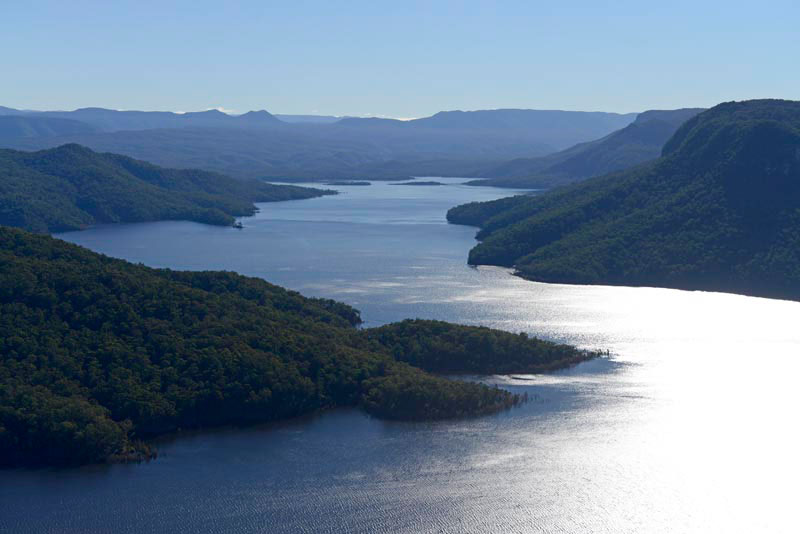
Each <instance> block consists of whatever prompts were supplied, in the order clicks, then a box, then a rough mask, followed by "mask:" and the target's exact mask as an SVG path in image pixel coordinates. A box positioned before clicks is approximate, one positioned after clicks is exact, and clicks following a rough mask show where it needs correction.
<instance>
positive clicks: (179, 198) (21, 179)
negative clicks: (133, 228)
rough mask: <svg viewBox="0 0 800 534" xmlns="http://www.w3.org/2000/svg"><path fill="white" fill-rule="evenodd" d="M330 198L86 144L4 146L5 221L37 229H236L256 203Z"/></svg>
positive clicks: (0, 156) (0, 220) (0, 175)
mask: <svg viewBox="0 0 800 534" xmlns="http://www.w3.org/2000/svg"><path fill="white" fill-rule="evenodd" d="M327 193H329V192H326V191H321V190H317V189H308V188H301V187H294V186H284V185H272V184H266V183H263V182H258V181H254V180H253V181H241V180H234V179H233V178H229V177H227V176H223V175H220V174H215V173H209V172H205V171H196V170H176V169H164V168H161V167H157V166H155V165H151V164H149V163H146V162H143V161H137V160H134V159H131V158H129V157H126V156H120V155H117V154H98V153H96V152H92V151H91V150H89V149H88V148H85V147H82V146H79V145H64V146H61V147H58V148H54V149H50V150H43V151H40V152H18V151H15V150H3V149H0V224H4V225H8V226H16V227H20V228H25V229H28V230H33V231H36V232H57V231H65V230H76V229H80V228H84V227H86V226H89V225H93V224H99V223H115V222H141V221H154V220H164V219H186V220H191V221H198V222H205V223H209V224H222V225H228V224H233V222H234V217H235V216H240V215H251V214H253V213H254V211H255V206H254V205H253V202H268V201H274V200H288V199H297V198H310V197H315V196H320V195H323V194H327Z"/></svg>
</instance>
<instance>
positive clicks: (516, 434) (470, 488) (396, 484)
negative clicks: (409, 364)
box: [0, 180, 800, 534]
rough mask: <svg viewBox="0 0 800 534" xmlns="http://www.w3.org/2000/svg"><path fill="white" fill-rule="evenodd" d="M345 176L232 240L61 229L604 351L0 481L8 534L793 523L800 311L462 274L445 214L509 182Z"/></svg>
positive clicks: (717, 297)
mask: <svg viewBox="0 0 800 534" xmlns="http://www.w3.org/2000/svg"><path fill="white" fill-rule="evenodd" d="M442 181H446V182H447V183H448V185H446V186H440V187H424V186H419V187H412V186H392V185H388V184H380V183H376V184H374V185H372V186H368V187H357V186H350V187H337V189H340V190H341V191H343V194H342V195H339V196H336V197H325V198H319V199H313V200H303V201H292V202H285V203H276V204H264V205H262V211H261V213H259V214H258V215H257V216H256V217H253V218H247V219H244V220H243V222H244V225H245V228H244V229H243V230H236V229H232V228H219V227H211V226H204V225H200V224H194V223H186V222H164V223H153V224H138V225H123V226H111V227H102V228H96V229H92V230H88V231H85V232H77V233H69V234H64V235H62V236H61V237H62V238H64V239H67V240H69V241H72V242H75V243H78V244H81V245H84V246H87V247H89V248H91V249H93V250H97V251H100V252H104V253H106V254H109V255H113V256H118V257H121V258H126V259H128V260H132V261H137V262H142V263H145V264H147V265H152V266H169V267H172V268H178V269H229V270H234V271H238V272H241V273H244V274H248V275H254V276H261V277H264V278H266V279H268V280H270V281H272V282H275V283H278V284H281V285H284V286H287V287H290V288H293V289H297V290H300V291H302V292H303V293H305V294H307V295H314V296H325V297H331V298H336V299H339V300H342V301H345V302H347V303H349V304H352V305H354V306H356V307H358V308H359V309H360V310H362V315H363V317H364V319H365V321H366V325H367V326H370V325H377V324H381V323H384V322H387V321H393V320H398V319H402V318H405V317H425V318H437V319H447V320H450V321H455V322H461V323H470V324H483V325H487V326H492V327H497V328H502V329H506V330H510V331H514V332H517V331H526V332H529V333H531V334H535V335H539V336H544V337H547V338H550V339H555V340H559V341H565V342H570V343H574V344H577V345H580V346H583V347H588V348H602V349H609V350H610V351H611V357H610V358H608V359H602V360H596V361H593V362H589V363H586V364H583V365H580V366H578V367H576V368H573V369H570V370H568V371H564V372H559V373H555V374H551V375H546V376H536V377H530V378H532V379H531V380H520V379H511V378H508V377H494V380H495V381H497V382H499V383H502V384H504V385H505V386H506V387H508V388H510V389H512V390H515V391H519V392H527V393H528V394H529V396H530V397H531V398H532V400H531V402H529V403H527V404H525V405H523V406H521V407H518V408H514V409H512V410H511V411H508V412H504V413H501V414H498V415H495V416H490V417H484V418H480V419H474V420H467V421H453V422H438V423H397V422H384V421H380V420H376V419H372V418H370V417H367V416H366V415H364V414H362V413H361V412H359V411H357V410H339V411H334V412H329V413H326V414H322V415H319V416H313V417H308V418H305V419H300V420H293V421H288V422H282V423H279V424H274V425H268V426H264V427H258V428H248V429H226V430H217V431H212V432H202V433H197V434H191V435H183V436H180V437H178V438H175V439H168V440H162V442H160V444H159V451H160V456H159V458H158V460H156V461H154V462H150V463H146V464H141V465H115V466H99V467H98V466H95V467H88V468H82V469H73V470H38V471H25V470H16V471H5V472H0V531H2V532H15V533H16V532H114V533H127V532H130V533H134V532H178V533H183V532H185V533H194V532H214V533H217V532H219V533H222V532H231V533H251V532H265V533H290V532H291V533H294V532H300V533H306V532H308V533H311V532H314V533H319V532H324V533H349V532H354V533H371V532H380V533H384V532H385V533H393V532H402V533H457V532H458V533H462V532H470V533H471V532H490V533H498V534H501V533H503V534H505V533H512V532H520V533H521V532H537V533H538V532H547V533H560V532H586V533H596V532H607V533H628V532H630V533H660V532H663V533H675V532H697V533H711V532H720V533H732V532H742V533H753V532H796V531H797V528H798V527H797V522H798V521H797V519H796V512H795V510H796V492H797V489H796V485H797V481H798V480H800V460H798V455H797V451H798V450H800V447H799V446H800V443H799V442H798V441H799V440H798V430H797V406H798V400H797V389H798V388H797V385H796V382H797V378H796V377H797V376H798V370H799V369H798V356H800V303H795V302H785V301H778V300H768V299H759V298H751V297H742V296H735V295H725V294H716V293H704V292H685V291H675V290H665V289H651V288H612V287H587V286H564V285H549V284H537V283H531V282H526V281H524V280H521V279H519V278H516V277H514V276H511V275H510V274H509V273H508V272H507V271H506V270H504V269H498V268H478V269H475V268H470V267H468V266H467V265H466V264H465V262H466V257H467V251H468V250H469V248H470V247H471V246H472V245H473V244H474V240H473V235H474V232H475V230H474V229H472V228H466V227H460V226H452V225H447V224H446V222H445V218H444V214H445V212H446V210H447V208H449V207H451V206H453V205H456V204H459V203H463V202H466V201H470V200H488V199H492V198H498V197H501V196H506V195H507V194H508V191H500V190H496V189H491V188H470V187H467V186H463V185H458V183H457V182H458V181H457V180H442Z"/></svg>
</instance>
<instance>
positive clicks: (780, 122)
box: [448, 100, 800, 299]
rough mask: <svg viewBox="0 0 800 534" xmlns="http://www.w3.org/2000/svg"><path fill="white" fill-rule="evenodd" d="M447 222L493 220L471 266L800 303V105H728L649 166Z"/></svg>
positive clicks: (693, 123) (701, 119) (486, 223)
mask: <svg viewBox="0 0 800 534" xmlns="http://www.w3.org/2000/svg"><path fill="white" fill-rule="evenodd" d="M448 219H449V220H450V221H451V222H455V223H459V222H463V223H466V224H476V223H477V224H479V225H480V226H481V227H482V230H481V231H480V232H479V233H478V238H479V239H481V240H482V243H481V244H479V245H478V246H476V247H475V248H474V249H473V250H472V251H471V252H470V256H469V261H470V263H473V264H479V263H487V264H496V265H506V266H512V265H513V266H515V267H516V269H517V270H518V272H519V273H520V274H521V275H522V276H525V277H527V278H530V279H533V280H539V281H544V282H564V283H587V284H618V285H653V286H661V287H675V288H685V289H705V290H717V291H728V292H735V293H743V294H749V295H761V296H770V297H783V298H791V299H800V102H791V101H781V100H754V101H748V102H730V103H725V104H720V105H719V106H716V107H714V108H712V109H711V110H709V111H706V112H704V113H701V114H699V115H697V116H696V117H694V118H692V119H690V120H689V121H688V122H687V123H686V124H684V125H683V126H682V127H681V128H680V129H679V130H678V131H677V132H676V133H675V135H674V136H673V137H672V138H671V139H670V140H669V141H668V142H667V144H666V145H665V147H664V151H663V156H662V157H661V158H660V159H658V160H656V161H655V162H653V163H651V164H649V165H646V166H643V167H640V168H637V169H634V170H630V171H626V172H621V173H616V174H610V175H607V176H603V177H599V178H594V179H591V180H588V181H586V182H583V183H578V184H574V185H572V186H569V187H566V188H563V189H560V190H556V191H553V192H551V193H547V194H544V195H541V196H538V197H516V198H513V199H510V200H509V199H504V200H503V201H499V202H496V203H487V204H472V205H466V206H460V207H457V208H454V209H453V210H451V211H450V212H449V213H448Z"/></svg>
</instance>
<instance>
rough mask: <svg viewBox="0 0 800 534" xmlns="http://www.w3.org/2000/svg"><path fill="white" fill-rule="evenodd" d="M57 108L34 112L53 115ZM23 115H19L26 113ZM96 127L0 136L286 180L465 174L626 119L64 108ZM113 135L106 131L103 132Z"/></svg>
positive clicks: (23, 145)
mask: <svg viewBox="0 0 800 534" xmlns="http://www.w3.org/2000/svg"><path fill="white" fill-rule="evenodd" d="M62 114H63V112H47V114H45V115H43V114H42V113H38V114H36V116H47V117H56V118H62ZM26 116H27V115H26ZM64 116H71V117H80V119H81V120H83V121H85V122H87V123H90V124H92V125H94V126H96V127H97V128H100V129H102V130H104V131H102V132H97V133H94V134H75V135H64V136H60V137H43V138H25V137H19V138H4V139H1V140H0V143H1V144H2V146H5V147H8V148H16V149H23V150H32V149H41V148H49V147H53V146H58V145H60V144H65V143H77V144H81V145H84V146H88V147H90V148H92V149H95V150H99V151H104V152H115V153H120V154H125V155H129V156H131V157H135V158H139V159H144V160H147V161H151V162H153V163H156V164H159V165H164V166H169V167H181V168H202V169H207V170H214V171H219V172H224V173H227V174H234V175H237V176H242V177H259V178H268V179H271V180H287V181H303V180H311V181H326V180H330V179H350V178H372V179H391V180H395V179H403V178H407V177H409V176H413V175H420V174H427V175H443V176H464V175H474V173H475V172H476V171H477V170H478V169H482V168H485V167H487V166H489V165H494V164H496V163H499V162H502V161H506V160H509V159H513V158H518V157H533V156H541V155H544V154H547V153H550V152H552V151H553V150H555V148H554V147H556V146H559V145H560V144H562V143H566V142H567V141H569V142H570V143H571V142H575V141H587V140H590V139H593V138H596V137H598V136H599V135H605V134H607V133H609V132H611V131H613V130H614V129H617V128H618V127H619V126H620V125H622V124H626V123H628V122H630V121H631V120H633V117H634V116H633V115H632V114H631V115H618V114H613V113H582V112H560V111H541V112H540V111H531V110H496V111H486V112H466V113H464V112H446V113H440V114H437V115H434V116H433V117H430V118H427V119H417V120H412V121H399V120H392V119H354V118H345V119H342V120H339V121H337V122H333V123H327V124H323V123H308V122H306V123H292V124H290V123H284V122H281V121H280V120H279V119H277V118H275V117H274V116H272V115H270V114H269V113H267V112H265V111H261V112H250V113H247V114H245V115H241V116H230V115H226V114H224V113H221V112H219V111H215V110H212V111H206V112H198V113H185V114H175V113H166V112H138V111H131V112H119V111H113V110H104V109H99V108H87V109H82V110H76V111H74V112H66V114H64ZM108 130H115V131H108Z"/></svg>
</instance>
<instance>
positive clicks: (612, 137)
mask: <svg viewBox="0 0 800 534" xmlns="http://www.w3.org/2000/svg"><path fill="white" fill-rule="evenodd" d="M701 111H703V110H702V109H699V108H687V109H676V110H651V111H645V112H644V113H641V114H639V115H638V116H637V117H636V120H635V121H634V122H633V123H631V124H629V125H628V126H625V127H624V128H622V129H620V130H617V131H616V132H613V133H611V134H608V135H607V136H605V137H603V138H601V139H597V140H594V141H590V142H587V143H581V144H578V145H575V146H573V147H571V148H568V149H566V150H562V151H561V152H556V153H555V154H548V155H546V156H542V157H538V158H520V159H515V160H512V161H508V162H504V163H502V164H501V165H497V166H494V167H489V168H486V169H482V170H480V171H478V172H479V174H480V175H481V176H488V177H489V178H488V179H482V180H475V181H474V182H470V185H491V186H494V187H511V188H532V189H544V188H550V187H557V186H560V185H566V184H569V183H572V182H577V181H580V180H584V179H586V178H590V177H592V176H600V175H603V174H607V173H609V172H614V171H619V170H623V169H628V168H631V167H634V166H636V165H639V164H641V163H644V162H646V161H650V160H652V159H655V158H657V157H659V156H660V155H661V149H662V147H663V146H664V143H666V142H667V140H668V139H669V138H670V137H671V136H672V134H674V133H675V131H676V130H677V129H678V128H679V127H680V125H681V124H683V123H684V122H686V121H687V120H688V119H690V118H691V117H693V116H694V115H696V114H698V113H700V112H701Z"/></svg>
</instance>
